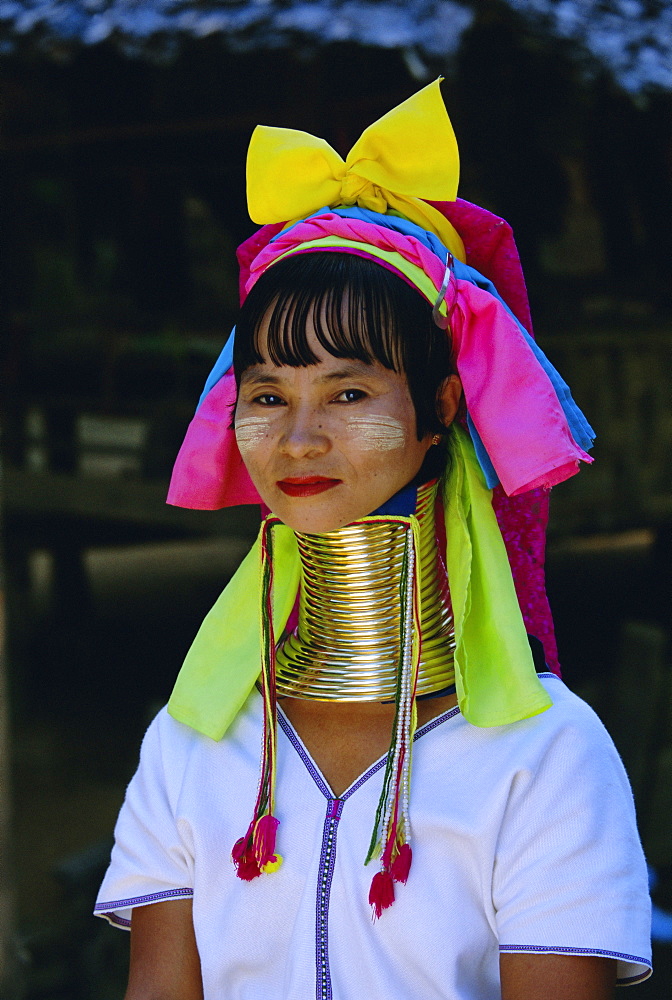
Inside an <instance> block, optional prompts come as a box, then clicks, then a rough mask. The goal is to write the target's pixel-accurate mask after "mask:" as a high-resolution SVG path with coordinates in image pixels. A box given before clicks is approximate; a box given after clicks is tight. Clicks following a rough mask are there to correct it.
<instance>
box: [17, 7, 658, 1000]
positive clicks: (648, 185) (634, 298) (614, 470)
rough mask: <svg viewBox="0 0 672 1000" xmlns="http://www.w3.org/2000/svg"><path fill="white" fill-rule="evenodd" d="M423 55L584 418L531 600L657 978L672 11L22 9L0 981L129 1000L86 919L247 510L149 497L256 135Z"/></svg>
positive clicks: (190, 381)
mask: <svg viewBox="0 0 672 1000" xmlns="http://www.w3.org/2000/svg"><path fill="white" fill-rule="evenodd" d="M626 8H627V9H626ZM438 74H442V75H445V77H446V80H445V83H444V85H443V89H444V94H445V98H446V103H447V106H448V109H449V113H450V115H451V118H452V120H453V124H454V126H455V131H456V133H457V137H458V142H459V145H460V149H461V156H462V180H461V185H460V194H461V196H462V197H464V198H467V199H469V200H471V201H475V202H478V203H479V204H481V205H484V206H485V207H487V208H489V209H491V210H492V211H494V212H496V213H497V214H500V215H503V216H504V217H505V218H507V219H508V221H510V222H511V223H512V225H513V227H514V232H515V234H516V237H517V241H518V245H519V249H520V251H521V256H522V259H523V264H524V268H525V271H526V275H527V278H528V285H529V291H530V297H531V302H532V308H533V316H534V317H535V323H536V334H537V337H538V338H539V340H540V341H541V343H542V346H543V347H544V349H545V350H546V351H547V353H548V354H549V356H550V357H551V359H552V360H553V361H554V362H555V363H556V364H557V366H558V367H559V368H560V370H561V372H562V373H563V375H564V376H565V378H566V379H567V380H568V382H569V383H570V385H571V386H572V388H573V390H574V394H575V397H576V398H577V400H578V402H579V404H580V405H581V406H582V407H583V408H584V410H585V411H586V413H587V415H588V417H589V419H590V420H591V422H592V423H593V425H594V426H595V428H596V430H597V432H598V443H597V445H596V448H595V458H596V462H595V465H594V467H592V468H586V469H584V470H583V472H582V474H581V475H580V476H579V477H578V478H577V479H575V480H572V481H570V482H569V483H566V484H563V485H562V486H561V487H559V488H558V489H557V490H556V491H555V492H554V495H553V498H552V501H551V524H550V528H549V549H548V561H547V565H548V585H549V593H550V597H551V602H552V606H553V609H554V613H555V617H556V624H557V632H558V642H559V648H560V658H561V662H562V664H563V668H564V673H565V678H566V680H567V681H568V682H569V683H570V685H571V686H572V687H574V688H575V689H577V690H578V691H579V692H580V693H581V694H582V695H583V696H584V697H586V698H587V699H588V700H589V701H590V702H591V704H593V705H594V707H595V708H596V709H597V711H598V712H599V713H600V714H601V716H602V717H603V719H604V720H605V722H606V723H607V725H608V726H609V728H610V730H611V732H612V734H613V736H614V738H615V740H616V742H617V745H618V746H619V749H620V751H621V753H622V755H623V757H624V760H625V762H626V765H627V767H628V769H629V772H630V775H631V779H632V782H633V786H634V790H635V795H636V799H637V806H638V810H639V817H640V827H641V830H642V836H643V839H644V843H645V847H646V850H647V854H648V856H649V859H650V860H651V862H652V864H653V865H654V866H655V869H656V879H657V881H656V888H655V896H654V898H655V901H656V904H657V906H658V907H660V911H659V918H660V919H659V923H658V925H657V926H658V928H659V933H658V937H659V940H658V941H657V942H656V945H655V954H656V965H657V969H656V974H655V975H654V977H653V979H652V980H650V981H649V982H648V983H646V984H644V985H643V986H640V987H637V988H636V989H637V995H638V996H639V997H642V998H645V997H650V998H653V997H657V998H663V997H665V998H669V996H670V992H671V990H672V945H671V944H670V943H669V942H670V941H672V917H668V923H666V922H665V917H666V912H667V911H672V695H671V685H670V651H669V643H668V638H669V628H670V596H671V595H670V589H671V588H670V565H671V562H672V553H671V548H672V544H671V539H672V499H671V496H672V494H671V491H670V487H671V485H672V462H671V460H670V454H671V445H672V391H671V390H672V386H671V382H672V363H671V362H672V114H671V113H672V12H671V9H670V5H669V4H668V3H656V2H648V3H644V2H637V0H633V2H632V3H629V4H627V5H626V4H623V3H619V2H616V0H614V2H613V3H610V2H606V3H605V2H600V3H598V2H592V0H585V2H580V0H576V2H575V3H571V2H570V3H568V2H564V3H562V4H560V3H554V2H553V0H548V2H547V3H543V2H540V0H535V2H534V3H533V2H529V3H526V2H514V0H510V2H505V0H492V2H490V0H487V2H478V3H476V2H472V3H468V2H466V0H465V2H464V3H460V4H458V3H451V2H448V0H443V2H442V0H433V2H432V0H413V2H412V0H406V2H404V3H401V2H391V0H390V2H378V3H376V2H364V0H357V2H355V0H350V2H339V0H312V2H306V3H297V2H290V0H287V2H280V0H267V2H264V3H259V2H254V0H250V2H247V3H246V2H236V0H211V2H198V0H184V2H181V3H168V2H167V0H151V2H149V0H148V2H146V3H141V4H140V3H139V4H129V3H128V2H122V0H78V2H71V3H68V2H65V0H61V2H46V0H44V2H40V0H32V2H22V3H19V2H6V3H3V4H1V5H0V79H1V81H2V92H3V137H2V150H3V157H2V171H3V181H4V183H3V197H2V232H3V240H2V254H1V258H0V269H1V272H2V288H3V303H2V317H3V321H4V326H3V332H2V347H1V352H2V353H1V364H2V367H1V379H2V413H1V421H2V464H3V467H2V504H3V510H2V514H3V521H2V543H3V554H2V566H3V576H2V579H3V587H2V589H3V595H4V596H3V604H2V607H3V608H4V609H5V612H6V613H5V618H6V629H5V642H4V657H3V659H2V671H1V672H0V741H1V742H2V750H3V754H2V766H1V767H0V849H1V850H0V857H1V861H0V945H1V947H2V951H3V954H4V972H3V977H4V978H3V979H1V980H0V997H1V998H2V1000H5V998H6V1000H94V998H96V1000H120V998H121V997H122V996H123V990H124V985H125V970H126V965H127V952H126V949H127V936H126V935H124V934H122V933H121V932H119V931H113V930H111V929H110V928H108V927H107V926H106V925H105V924H103V923H102V922H101V921H97V920H94V919H93V918H91V917H90V916H89V914H90V910H91V907H92V904H93V899H94V896H95V892H96V889H97V885H98V881H99V879H100V877H101V874H102V871H103V869H104V867H105V862H106V858H107V856H108V853H109V847H110V842H111V835H112V827H113V824H114V820H115V817H116V812H117V810H118V808H119V805H120V802H121V799H122V797H123V792H124V787H125V784H126V782H127V781H128V779H129V777H130V775H131V773H132V771H133V770H134V767H135V763H136V760H137V753H138V747H139V741H140V739H141V736H142V732H143V730H144V727H145V726H146V724H147V722H148V721H149V719H150V718H151V716H152V714H153V712H154V711H155V710H156V709H157V708H158V707H159V706H160V705H161V704H162V703H163V702H164V701H165V699H166V698H167V696H168V694H169V692H170V689H171V686H172V683H173V680H174V678H175V675H176V673H177V671H178V669H179V666H180V664H181V660H182V658H183V656H184V654H185V652H186V650H187V648H188V646H189V643H190V641H191V639H192V638H193V635H194V633H195V631H196V629H197V628H198V625H199V624H200V621H201V620H202V618H203V616H204V614H205V613H206V611H207V610H208V609H209V607H210V605H211V604H212V603H213V601H214V599H215V597H216V596H217V594H218V593H219V592H220V590H221V589H222V587H223V586H224V584H225V583H226V581H227V579H228V578H229V576H230V574H231V573H232V571H233V570H234V569H235V566H236V565H237V562H238V561H239V559H240V558H241V557H242V555H243V554H244V552H245V551H246V548H247V546H248V545H249V541H250V539H251V538H252V537H253V535H254V533H255V528H256V524H257V520H258V515H257V512H256V510H254V509H251V508H243V509H239V510H233V511H222V512H216V513H198V512H189V511H180V510H177V509H175V508H170V507H167V506H166V505H165V503H164V498H165V492H166V485H167V479H168V476H169V473H170V469H171V464H172V461H173V458H174V456H175V453H176V451H177V449H178V447H179V444H180V442H181V438H182V435H183V433H184V430H185V428H186V425H187V423H188V421H189V418H190V416H191V413H192V412H193V408H194V405H195V402H196V400H197V397H198V394H199V392H200V390H201V387H202V384H203V382H204V381H205V378H206V376H207V373H208V371H209V368H210V367H211V365H212V363H213V361H214V359H215V358H216V356H217V354H218V353H219V350H220V348H221V345H222V343H223V340H224V339H225V337H226V335H227V334H228V330H229V328H230V326H231V324H232V322H233V321H234V317H235V312H236V308H237V271H236V266H235V247H236V245H237V244H238V243H240V242H241V241H242V240H243V239H244V238H245V237H246V236H248V235H249V234H250V232H251V231H252V229H253V226H252V225H251V223H250V222H249V220H248V218H247V213H246V206H245V192H244V163H245V153H246V148H247V143H248V140H249V136H250V133H251V131H252V129H253V127H254V125H256V124H257V123H259V122H262V123H265V124H275V125H283V126H288V127H296V128H302V129H306V130H308V131H310V132H313V133H315V134H318V135H321V136H323V137H324V138H325V139H327V140H328V141H329V142H330V143H331V144H332V145H333V146H334V147H335V148H336V149H338V150H339V152H340V153H341V154H342V155H345V153H346V152H347V151H348V149H349V148H350V146H351V145H352V143H353V142H354V141H355V139H356V138H357V137H358V136H359V134H360V132H361V130H362V128H363V127H365V126H366V125H368V124H369V123H370V122H372V121H373V120H374V119H375V118H377V117H378V116H379V115H381V114H383V113H384V112H386V111H388V110H389V109H390V108H391V107H393V106H394V105H395V104H397V103H398V102H399V101H401V100H403V99H405V98H406V97H408V96H410V94H411V93H413V92H414V91H416V90H417V89H419V87H420V86H422V85H423V84H424V83H426V82H428V81H429V80H431V79H433V78H435V77H436V76H437V75H438ZM666 935H667V940H668V943H665V937H666Z"/></svg>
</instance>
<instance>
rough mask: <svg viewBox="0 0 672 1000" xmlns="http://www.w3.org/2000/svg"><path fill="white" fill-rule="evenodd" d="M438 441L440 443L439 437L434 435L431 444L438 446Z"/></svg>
mask: <svg viewBox="0 0 672 1000" xmlns="http://www.w3.org/2000/svg"><path fill="white" fill-rule="evenodd" d="M440 441H441V435H440V434H435V435H434V437H433V438H432V444H439V442H440Z"/></svg>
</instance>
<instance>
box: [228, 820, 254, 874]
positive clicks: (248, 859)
mask: <svg viewBox="0 0 672 1000" xmlns="http://www.w3.org/2000/svg"><path fill="white" fill-rule="evenodd" d="M231 859H232V860H233V863H234V865H235V866H236V875H237V876H238V878H242V879H243V880H244V881H245V882H251V881H252V879H253V878H256V877H257V875H261V871H260V869H259V865H258V864H257V859H256V858H255V856H254V850H253V848H252V827H250V828H249V829H248V831H247V833H246V834H245V836H244V837H241V838H240V840H237V841H236V842H235V844H234V845H233V850H232V851H231Z"/></svg>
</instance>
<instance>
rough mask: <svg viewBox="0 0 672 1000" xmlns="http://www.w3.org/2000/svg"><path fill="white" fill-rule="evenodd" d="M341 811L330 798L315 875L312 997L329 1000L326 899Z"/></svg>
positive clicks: (341, 803) (329, 892) (341, 801)
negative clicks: (313, 989)
mask: <svg viewBox="0 0 672 1000" xmlns="http://www.w3.org/2000/svg"><path fill="white" fill-rule="evenodd" d="M342 811H343V799H334V798H330V799H328V801H327V814H326V816H325V820H324V829H323V832H322V850H321V852H320V867H319V870H318V873H317V900H316V906H315V967H316V977H315V997H316V1000H332V990H331V972H330V970H329V897H330V895H331V883H332V879H333V876H334V865H335V864H336V836H337V833H338V821H339V819H340V818H341V813H342Z"/></svg>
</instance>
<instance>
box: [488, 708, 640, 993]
mask: <svg viewBox="0 0 672 1000" xmlns="http://www.w3.org/2000/svg"><path fill="white" fill-rule="evenodd" d="M582 709H583V710H582V711H581V713H580V714H579V715H578V716H575V717H574V719H573V720H572V721H568V722H566V723H565V724H564V725H562V726H560V727H559V728H558V729H557V730H556V731H555V733H554V734H553V737H552V738H551V740H550V741H549V744H548V746H547V747H546V748H545V750H544V752H543V753H541V754H540V756H539V758H538V760H537V761H536V762H535V765H534V766H533V767H530V768H529V769H526V770H521V771H520V772H519V773H518V774H517V776H516V777H515V779H514V782H513V784H512V787H511V792H510V797H509V801H508V803H507V807H506V813H505V816H504V821H503V823H502V827H501V831H500V836H499V840H498V845H497V852H496V861H495V869H494V876H493V901H494V905H495V910H496V922H497V930H498V937H499V941H500V951H502V952H530V953H544V952H550V953H555V954H571V955H598V956H603V957H606V958H613V959H616V961H617V979H618V982H619V984H621V985H626V984H628V983H634V982H638V981H640V980H642V979H646V978H647V976H648V975H649V974H650V966H651V944H650V920H651V914H650V901H649V893H648V878H647V871H646V864H645V860H644V855H643V852H642V848H641V845H640V842H639V836H638V833H637V825H636V818H635V810H634V803H633V799H632V793H631V791H630V786H629V783H628V779H627V776H626V774H625V771H624V768H623V765H622V763H621V761H620V758H619V757H618V754H617V752H616V750H615V748H614V746H613V743H612V742H611V739H610V738H609V736H608V734H607V732H606V730H605V729H604V727H603V726H602V724H601V723H600V722H599V720H598V719H597V717H596V716H595V715H594V713H592V711H591V710H590V709H588V707H587V706H582Z"/></svg>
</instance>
